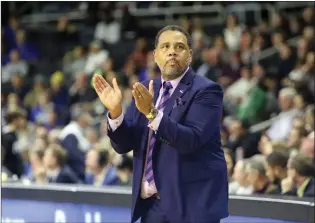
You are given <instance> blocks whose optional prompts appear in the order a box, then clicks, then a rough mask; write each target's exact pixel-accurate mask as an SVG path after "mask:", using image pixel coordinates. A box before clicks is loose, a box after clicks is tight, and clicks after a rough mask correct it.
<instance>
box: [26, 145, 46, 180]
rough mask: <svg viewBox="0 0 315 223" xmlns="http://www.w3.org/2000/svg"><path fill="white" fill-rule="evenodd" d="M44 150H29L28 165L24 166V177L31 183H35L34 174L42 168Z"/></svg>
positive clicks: (34, 148)
mask: <svg viewBox="0 0 315 223" xmlns="http://www.w3.org/2000/svg"><path fill="white" fill-rule="evenodd" d="M44 154H45V150H44V149H42V148H40V147H35V146H34V147H32V148H31V150H29V153H28V155H29V163H27V164H26V168H25V172H24V174H25V175H24V176H25V177H26V178H27V179H28V180H30V181H32V182H36V173H38V171H41V169H43V168H44V163H43V157H44Z"/></svg>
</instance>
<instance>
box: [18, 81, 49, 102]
mask: <svg viewBox="0 0 315 223" xmlns="http://www.w3.org/2000/svg"><path fill="white" fill-rule="evenodd" d="M46 90H47V88H46V86H45V80H44V77H43V76H42V75H36V76H35V78H34V85H33V88H32V89H31V90H30V91H29V92H28V93H27V94H26V96H25V98H24V101H23V104H24V105H25V106H26V107H27V108H32V107H34V106H35V105H36V104H37V102H38V100H39V96H40V95H41V94H44V93H45V91H46Z"/></svg>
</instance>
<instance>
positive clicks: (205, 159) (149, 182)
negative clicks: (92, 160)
mask: <svg viewBox="0 0 315 223" xmlns="http://www.w3.org/2000/svg"><path fill="white" fill-rule="evenodd" d="M191 45H192V40H191V37H190V36H189V34H188V33H187V32H186V31H184V30H183V29H182V28H181V27H179V26H174V25H171V26H166V27H164V28H163V29H162V30H160V32H159V33H158V34H157V36H156V41H155V50H154V58H155V62H156V63H157V65H158V66H159V68H160V70H161V73H162V77H161V78H155V79H153V80H151V81H150V82H149V81H145V82H144V83H143V84H141V83H136V84H134V86H133V91H132V94H133V97H134V100H133V102H132V104H131V106H130V107H129V108H128V110H127V111H126V113H125V114H124V113H123V111H122V105H121V102H122V94H121V91H120V89H119V87H118V84H117V81H116V79H113V87H111V86H110V85H109V84H108V83H107V82H106V81H105V80H104V78H102V77H101V76H100V75H95V77H94V87H95V90H96V92H97V94H98V96H99V98H100V100H101V101H102V103H103V104H104V106H105V107H106V108H107V109H108V111H109V114H108V122H109V125H108V126H109V132H108V135H109V137H110V138H111V142H112V145H113V147H114V149H115V151H116V152H117V153H120V154H124V153H128V152H129V151H131V150H133V154H134V169H133V190H132V222H135V221H136V220H137V219H139V218H140V217H141V222H145V223H155V222H156V223H201V222H204V223H219V222H220V220H221V219H222V218H225V217H227V216H228V182H227V168H226V162H225V159H224V154H223V150H222V148H221V140H220V120H221V114H222V98H223V92H222V89H221V87H220V86H219V85H218V84H216V83H214V82H212V81H210V80H208V79H206V78H204V77H201V76H197V75H196V74H195V72H194V71H193V70H192V69H191V68H190V66H189V65H190V63H191V61H192V56H193V55H192V50H191Z"/></svg>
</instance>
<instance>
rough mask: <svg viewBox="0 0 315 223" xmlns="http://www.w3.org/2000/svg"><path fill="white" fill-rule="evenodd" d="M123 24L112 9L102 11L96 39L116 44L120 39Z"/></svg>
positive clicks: (95, 34)
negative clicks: (115, 16)
mask: <svg viewBox="0 0 315 223" xmlns="http://www.w3.org/2000/svg"><path fill="white" fill-rule="evenodd" d="M120 29H121V24H120V23H119V22H118V21H117V20H116V19H115V18H114V16H113V12H112V11H111V9H106V10H105V11H104V12H101V21H100V22H98V23H97V25H96V27H95V32H94V39H96V40H102V41H104V42H105V43H108V44H115V43H117V42H118V41H119V40H120V35H121V30H120Z"/></svg>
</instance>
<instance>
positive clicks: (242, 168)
mask: <svg viewBox="0 0 315 223" xmlns="http://www.w3.org/2000/svg"><path fill="white" fill-rule="evenodd" d="M247 165H248V159H242V160H239V161H237V163H236V165H235V167H234V172H233V175H232V178H233V181H232V182H231V183H230V184H229V193H230V194H238V195H249V194H252V193H253V187H252V186H251V185H250V184H249V182H248V180H247V172H246V167H247Z"/></svg>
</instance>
